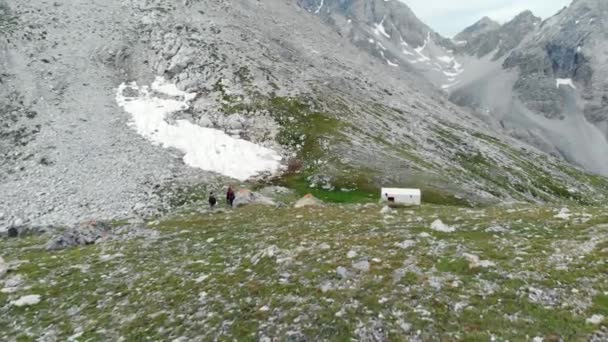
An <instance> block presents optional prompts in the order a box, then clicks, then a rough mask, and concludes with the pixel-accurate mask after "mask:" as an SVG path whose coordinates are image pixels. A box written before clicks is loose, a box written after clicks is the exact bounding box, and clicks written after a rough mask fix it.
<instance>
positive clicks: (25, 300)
mask: <svg viewBox="0 0 608 342" xmlns="http://www.w3.org/2000/svg"><path fill="white" fill-rule="evenodd" d="M38 303H40V296H39V295H28V296H23V297H21V298H19V299H17V300H14V301H12V302H11V305H14V306H19V307H22V306H31V305H36V304H38Z"/></svg>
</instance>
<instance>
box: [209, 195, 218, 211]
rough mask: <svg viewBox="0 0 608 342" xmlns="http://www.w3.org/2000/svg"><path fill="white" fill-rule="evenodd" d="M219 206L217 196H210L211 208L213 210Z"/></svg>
mask: <svg viewBox="0 0 608 342" xmlns="http://www.w3.org/2000/svg"><path fill="white" fill-rule="evenodd" d="M216 204H217V199H216V198H215V195H214V194H213V192H212V193H210V194H209V206H210V207H211V208H213V207H215V205H216Z"/></svg>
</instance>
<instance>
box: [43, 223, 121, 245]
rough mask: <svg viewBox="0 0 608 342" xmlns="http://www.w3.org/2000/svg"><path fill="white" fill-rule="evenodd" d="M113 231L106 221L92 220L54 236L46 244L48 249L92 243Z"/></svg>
mask: <svg viewBox="0 0 608 342" xmlns="http://www.w3.org/2000/svg"><path fill="white" fill-rule="evenodd" d="M110 231H111V226H110V225H109V224H107V223H105V222H98V221H91V222H87V223H85V224H82V225H80V226H78V227H75V228H73V229H70V230H68V231H66V232H64V233H63V234H62V235H60V236H57V237H54V238H52V239H51V240H50V241H49V242H47V244H46V250H47V251H56V250H61V249H66V248H69V247H72V246H81V245H91V244H94V243H96V242H98V241H100V240H102V239H104V238H105V237H106V236H108V234H109V233H110Z"/></svg>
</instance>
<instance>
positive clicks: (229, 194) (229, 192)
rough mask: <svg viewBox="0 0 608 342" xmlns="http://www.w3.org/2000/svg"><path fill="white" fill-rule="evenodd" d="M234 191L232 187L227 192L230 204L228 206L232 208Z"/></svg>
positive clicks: (227, 199)
mask: <svg viewBox="0 0 608 342" xmlns="http://www.w3.org/2000/svg"><path fill="white" fill-rule="evenodd" d="M234 197H235V196H234V191H233V190H232V187H231V186H229V187H228V191H227V192H226V201H227V202H228V205H230V206H231V207H232V202H234Z"/></svg>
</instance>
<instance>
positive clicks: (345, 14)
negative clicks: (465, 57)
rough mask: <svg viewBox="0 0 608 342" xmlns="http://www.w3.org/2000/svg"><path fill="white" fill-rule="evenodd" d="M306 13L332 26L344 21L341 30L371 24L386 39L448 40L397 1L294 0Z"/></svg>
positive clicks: (418, 42) (398, 41) (410, 42)
mask: <svg viewBox="0 0 608 342" xmlns="http://www.w3.org/2000/svg"><path fill="white" fill-rule="evenodd" d="M298 4H299V5H300V6H301V7H302V8H304V9H306V10H307V11H308V12H310V13H314V14H316V15H319V16H321V17H323V18H325V19H326V20H328V21H330V22H332V23H333V24H334V25H336V26H340V24H344V25H343V26H346V27H342V29H343V31H351V30H353V29H354V30H355V31H361V30H363V31H364V30H365V29H366V28H371V29H372V30H373V32H374V33H375V34H376V35H378V34H379V35H382V36H383V37H384V38H385V39H387V40H388V41H390V42H393V43H395V44H396V45H400V44H402V43H405V44H408V45H412V46H422V45H424V44H425V42H426V41H427V40H428V38H429V37H431V38H432V39H433V40H435V41H437V42H441V44H445V45H449V44H451V43H450V41H449V40H448V39H445V38H444V37H441V36H440V35H439V34H437V33H436V32H435V31H433V30H432V29H431V28H430V27H429V26H427V25H426V24H425V23H423V22H422V21H421V20H420V19H418V17H416V14H414V12H413V11H412V10H411V9H410V8H409V7H408V6H407V5H406V4H404V3H403V2H401V1H386V0H298Z"/></svg>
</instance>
